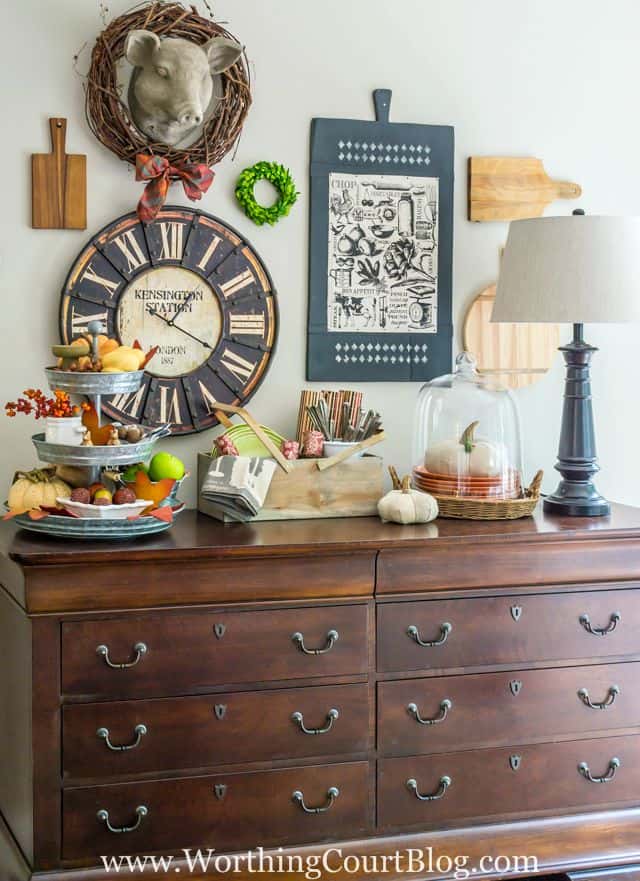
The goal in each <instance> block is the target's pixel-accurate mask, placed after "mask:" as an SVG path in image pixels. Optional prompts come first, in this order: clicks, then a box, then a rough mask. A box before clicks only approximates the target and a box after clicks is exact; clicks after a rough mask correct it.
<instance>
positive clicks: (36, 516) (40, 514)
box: [29, 508, 49, 520]
mask: <svg viewBox="0 0 640 881" xmlns="http://www.w3.org/2000/svg"><path fill="white" fill-rule="evenodd" d="M48 516H49V514H48V513H47V512H46V511H41V510H40V508H32V509H31V510H30V511H29V520H44V518H45V517H48Z"/></svg>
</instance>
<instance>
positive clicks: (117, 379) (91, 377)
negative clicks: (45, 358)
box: [44, 367, 144, 397]
mask: <svg viewBox="0 0 640 881" xmlns="http://www.w3.org/2000/svg"><path fill="white" fill-rule="evenodd" d="M44 372H45V375H46V377H47V382H48V383H49V388H50V389H51V390H53V389H60V390H61V391H63V392H68V393H69V394H72V395H100V396H104V397H109V395H120V394H123V393H124V392H137V391H138V389H139V388H140V386H141V384H142V379H143V377H144V370H130V371H128V372H127V373H91V372H89V371H87V372H86V373H85V372H76V371H74V370H59V369H58V368H57V367H45V371H44Z"/></svg>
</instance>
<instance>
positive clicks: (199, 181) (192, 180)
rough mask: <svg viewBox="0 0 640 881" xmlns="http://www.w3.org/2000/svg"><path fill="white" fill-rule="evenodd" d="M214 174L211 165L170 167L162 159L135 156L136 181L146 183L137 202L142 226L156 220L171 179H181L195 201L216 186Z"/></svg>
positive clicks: (189, 195) (184, 164) (186, 190)
mask: <svg viewBox="0 0 640 881" xmlns="http://www.w3.org/2000/svg"><path fill="white" fill-rule="evenodd" d="M214 176H215V175H214V172H213V171H212V170H211V169H210V168H209V166H208V165H205V164H204V163H201V164H200V165H194V164H192V163H189V162H183V163H181V164H180V165H170V164H169V161H168V160H167V159H165V158H164V157H163V156H150V155H149V154H148V153H138V155H137V156H136V180H138V181H144V182H146V184H147V185H146V187H145V188H144V191H143V193H142V196H141V197H140V201H139V202H138V208H137V212H138V217H139V218H140V220H141V221H142V222H143V223H151V221H152V220H155V217H156V215H157V214H158V211H160V209H161V208H162V206H163V205H164V203H165V200H166V198H167V191H168V189H169V187H170V185H171V182H172V180H176V179H178V178H179V179H180V180H181V181H182V186H183V187H184V191H185V193H186V194H187V196H188V197H189V199H191V201H192V202H195V201H197V200H198V199H201V198H202V194H203V193H206V192H207V190H208V189H209V187H210V186H211V184H212V183H213V178H214Z"/></svg>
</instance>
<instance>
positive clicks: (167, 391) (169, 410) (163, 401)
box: [158, 385, 182, 425]
mask: <svg viewBox="0 0 640 881" xmlns="http://www.w3.org/2000/svg"><path fill="white" fill-rule="evenodd" d="M158 388H159V390H160V422H163V423H164V422H173V423H174V425H182V414H181V412H180V396H179V395H178V389H177V388H172V387H171V386H170V385H160V386H159V387H158Z"/></svg>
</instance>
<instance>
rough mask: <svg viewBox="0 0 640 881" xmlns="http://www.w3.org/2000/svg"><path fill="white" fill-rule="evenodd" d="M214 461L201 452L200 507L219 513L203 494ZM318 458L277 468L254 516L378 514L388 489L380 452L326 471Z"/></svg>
mask: <svg viewBox="0 0 640 881" xmlns="http://www.w3.org/2000/svg"><path fill="white" fill-rule="evenodd" d="M210 461H211V457H210V455H209V454H208V453H198V510H199V511H201V512H202V513H203V514H209V515H210V516H216V517H217V514H215V513H214V511H213V506H212V505H211V504H210V503H209V502H207V501H206V499H203V498H201V496H200V488H201V487H202V484H203V483H204V479H205V477H206V475H207V471H208V469H209V463H210ZM317 461H318V460H317V459H297V460H295V461H293V462H292V463H291V464H292V465H293V468H292V470H291V471H290V472H289V474H285V472H284V471H282V470H281V469H280V468H277V469H276V472H275V474H274V475H273V480H272V481H271V486H270V487H269V492H268V493H267V498H266V499H265V503H264V507H263V508H262V510H261V511H260V512H259V514H257V516H256V517H254V518H253V520H310V519H314V518H318V517H370V516H371V515H372V514H377V512H378V500H379V499H380V497H381V496H382V495H383V493H384V475H383V465H382V459H381V458H380V456H372V455H365V456H362V458H360V459H348V460H347V461H346V462H341V463H340V464H338V465H334V466H333V467H332V468H328V469H327V470H326V471H319V470H318V467H317V465H316V462H317ZM225 522H227V521H226V519H225Z"/></svg>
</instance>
